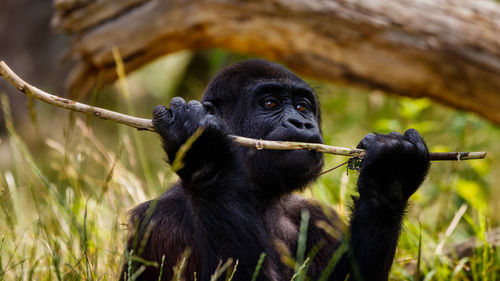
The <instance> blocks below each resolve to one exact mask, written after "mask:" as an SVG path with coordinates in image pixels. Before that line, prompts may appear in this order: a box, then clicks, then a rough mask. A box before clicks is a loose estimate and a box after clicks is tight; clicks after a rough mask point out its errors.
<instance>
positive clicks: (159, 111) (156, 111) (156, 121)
mask: <svg viewBox="0 0 500 281" xmlns="http://www.w3.org/2000/svg"><path fill="white" fill-rule="evenodd" d="M170 118H172V112H171V111H170V110H169V109H168V108H166V107H165V106H163V105H157V106H155V107H154V108H153V126H154V127H155V128H156V129H157V130H158V129H161V126H163V125H164V124H166V123H168V121H169V120H170Z"/></svg>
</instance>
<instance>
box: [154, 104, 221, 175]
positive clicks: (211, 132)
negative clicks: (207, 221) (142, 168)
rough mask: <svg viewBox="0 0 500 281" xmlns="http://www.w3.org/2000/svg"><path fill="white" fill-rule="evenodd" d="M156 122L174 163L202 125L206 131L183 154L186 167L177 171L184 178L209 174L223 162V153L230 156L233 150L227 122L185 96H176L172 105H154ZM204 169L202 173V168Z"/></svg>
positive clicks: (170, 159) (165, 147) (171, 161)
mask: <svg viewBox="0 0 500 281" xmlns="http://www.w3.org/2000/svg"><path fill="white" fill-rule="evenodd" d="M153 126H154V127H155V129H156V131H157V132H158V133H159V134H160V136H161V138H162V140H163V147H164V149H165V152H166V154H167V157H168V160H169V162H170V163H173V162H174V160H175V159H176V157H181V156H182V155H177V152H178V151H179V148H180V147H181V146H182V145H183V144H184V143H186V141H187V140H188V139H189V137H191V136H192V135H193V134H194V133H195V132H196V131H197V130H198V129H199V128H201V129H202V130H203V131H202V133H201V135H200V136H199V137H198V138H197V139H196V140H195V141H194V143H193V144H192V146H191V147H190V148H189V150H188V151H187V153H186V154H185V155H184V156H183V158H182V159H179V160H181V161H182V163H183V165H182V168H181V169H180V170H179V171H177V173H178V174H179V176H180V177H181V178H182V179H183V180H184V181H192V180H193V178H192V176H193V175H194V174H195V173H196V175H197V176H198V177H199V176H203V175H205V176H206V175H207V174H209V173H210V172H212V171H209V170H207V169H217V168H220V167H217V165H214V163H215V164H217V163H218V164H221V163H220V161H221V157H222V158H224V157H227V155H225V152H228V151H230V149H229V148H227V146H228V145H229V139H228V137H227V133H226V130H225V128H224V126H222V125H221V124H220V122H218V120H217V118H216V117H215V116H213V115H211V114H208V113H207V112H206V110H205V108H204V107H203V105H202V104H201V103H200V102H198V101H190V102H189V103H186V102H185V101H184V99H182V98H180V97H175V98H173V99H172V100H171V101H170V109H169V108H166V107H165V106H163V105H158V106H156V107H155V108H154V109H153ZM201 170H203V171H202V172H201V173H200V171H201Z"/></svg>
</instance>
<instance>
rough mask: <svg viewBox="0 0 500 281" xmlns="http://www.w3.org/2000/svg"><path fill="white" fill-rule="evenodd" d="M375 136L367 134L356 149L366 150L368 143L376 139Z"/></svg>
mask: <svg viewBox="0 0 500 281" xmlns="http://www.w3.org/2000/svg"><path fill="white" fill-rule="evenodd" d="M376 137H377V136H376V135H375V134H367V135H366V136H364V137H363V139H362V140H361V141H360V142H359V144H358V146H356V148H360V149H366V148H367V147H368V146H369V143H370V142H373V141H375V139H376Z"/></svg>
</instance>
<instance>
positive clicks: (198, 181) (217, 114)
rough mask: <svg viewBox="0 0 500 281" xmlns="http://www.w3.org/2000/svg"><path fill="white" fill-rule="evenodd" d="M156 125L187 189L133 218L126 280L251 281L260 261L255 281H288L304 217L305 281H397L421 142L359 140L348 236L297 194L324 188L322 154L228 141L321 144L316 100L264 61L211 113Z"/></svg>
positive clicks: (423, 160)
mask: <svg viewBox="0 0 500 281" xmlns="http://www.w3.org/2000/svg"><path fill="white" fill-rule="evenodd" d="M153 125H154V127H155V129H156V131H157V132H158V133H159V135H160V136H161V139H162V141H163V148H164V150H165V152H166V155H167V158H168V161H169V163H171V164H172V163H174V162H176V163H177V164H175V165H173V167H174V168H175V169H176V170H175V171H176V173H177V174H178V176H179V180H178V182H177V183H176V184H174V185H173V186H172V187H170V188H169V189H168V190H167V191H166V192H164V193H163V194H162V195H160V196H159V197H158V198H156V199H154V200H151V201H148V202H145V203H143V204H141V205H139V206H137V207H136V208H135V209H133V210H132V211H131V218H130V224H129V228H130V234H129V239H128V243H127V256H128V259H129V261H128V262H126V263H125V264H124V267H123V271H122V274H121V277H120V278H121V279H122V280H129V279H130V277H131V276H132V275H134V272H135V275H134V277H137V279H136V280H159V278H161V280H171V279H172V277H173V276H175V274H177V275H180V276H178V277H180V279H183V280H202V281H206V280H210V279H211V275H212V274H213V273H214V271H216V269H217V268H218V266H220V263H221V262H223V263H224V262H226V261H227V260H229V259H232V260H233V261H236V260H237V261H238V266H237V268H236V271H235V272H234V275H233V280H245V281H246V280H252V276H253V274H254V272H255V268H256V266H257V264H258V261H259V257H260V256H261V254H262V253H265V254H266V256H265V259H264V261H263V263H261V266H262V267H261V270H260V271H259V272H258V275H257V276H256V280H271V281H281V280H290V279H291V278H292V276H293V274H294V272H295V271H294V268H292V266H293V265H292V266H290V263H289V262H287V260H288V261H289V260H290V257H291V258H294V257H295V253H297V250H298V247H299V246H300V245H301V243H299V242H298V238H299V233H300V229H301V227H300V226H301V221H303V220H302V218H303V217H304V216H303V214H305V212H307V213H308V214H309V218H310V219H309V221H308V224H307V225H306V226H307V232H306V234H307V235H306V236H304V237H306V241H305V243H302V245H305V249H304V252H305V253H306V254H307V255H308V258H309V260H308V263H307V265H306V266H307V267H306V268H307V271H306V272H305V273H306V278H307V279H310V280H318V279H320V278H321V279H322V280H387V279H388V276H389V271H390V268H391V265H392V262H393V258H394V254H395V251H396V245H397V241H398V238H399V234H400V231H401V223H402V220H403V217H404V214H405V209H406V206H407V202H408V198H409V197H410V196H411V195H412V194H413V193H414V192H415V191H416V190H417V188H418V187H419V186H420V184H421V183H422V181H423V180H424V178H425V177H426V174H427V171H428V169H429V153H428V150H427V147H426V145H425V143H424V141H423V140H422V138H421V137H420V135H419V134H418V132H417V131H416V130H413V129H409V130H407V131H406V132H405V134H404V135H401V134H399V133H390V134H387V135H382V134H368V135H366V136H365V137H364V138H363V139H362V140H361V142H360V143H359V145H358V148H362V149H365V150H366V155H365V157H364V159H363V161H362V164H361V166H360V172H359V178H358V182H357V184H358V192H359V196H356V197H354V198H353V206H352V212H351V216H350V219H349V224H348V225H346V224H345V223H344V222H343V221H342V220H341V219H340V218H339V217H338V215H337V214H336V213H335V211H334V210H333V209H331V208H329V207H326V206H323V205H321V204H319V203H317V202H314V201H312V200H310V199H306V198H304V197H301V196H299V195H297V194H294V193H293V192H294V191H299V190H302V189H303V188H305V187H306V186H307V185H308V184H310V183H312V182H313V181H314V180H315V179H316V178H317V177H318V176H319V174H320V172H321V169H322V166H323V155H322V154H321V153H319V152H316V151H307V150H293V151H284V150H256V149H252V148H247V147H243V146H239V145H237V144H236V143H234V142H233V141H232V139H231V138H230V137H229V136H228V135H238V136H244V137H250V138H255V139H265V140H280V141H301V142H312V143H323V137H322V132H321V117H320V108H319V104H318V100H317V98H316V96H315V94H314V92H313V89H312V88H311V87H310V86H308V85H307V84H306V83H305V82H304V81H302V80H301V79H300V78H298V77H297V76H296V75H294V74H293V73H291V72H290V71H288V70H287V69H285V68H284V67H283V66H281V65H279V64H276V63H271V62H267V61H264V60H255V59H254V60H247V61H243V62H240V63H237V64H235V65H233V66H230V67H228V68H225V69H223V70H222V71H220V72H219V73H218V74H217V75H216V76H215V77H214V78H213V79H212V81H211V82H210V84H209V85H208V87H207V89H206V90H205V93H204V95H203V98H202V100H201V102H198V101H190V102H187V103H186V102H185V101H184V100H183V99H182V98H179V97H176V98H173V99H172V100H171V101H170V105H169V107H168V108H167V107H165V106H161V105H160V106H156V107H155V108H154V110H153ZM179 163H180V164H179ZM302 247H304V246H302ZM186 251H189V255H186V254H185V253H186ZM182 257H184V258H182ZM186 257H187V258H186ZM287 257H288V259H287ZM180 268H182V269H183V270H182V272H180ZM226 277H227V276H225V275H224V274H223V275H222V276H220V277H219V278H220V279H223V278H226Z"/></svg>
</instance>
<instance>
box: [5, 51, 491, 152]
mask: <svg viewBox="0 0 500 281" xmlns="http://www.w3.org/2000/svg"><path fill="white" fill-rule="evenodd" d="M0 75H1V76H3V77H4V78H5V79H6V80H7V81H9V82H10V83H11V84H12V85H14V86H15V87H16V88H17V89H18V90H19V91H21V92H23V93H25V94H26V95H28V96H32V97H34V98H37V99H39V100H41V101H43V102H46V103H48V104H51V105H54V106H57V107H62V108H66V109H69V110H73V111H78V112H82V113H87V114H91V115H93V116H96V117H99V118H101V119H109V120H113V121H115V122H118V123H121V124H125V125H128V126H131V127H134V128H137V129H139V130H147V131H153V132H155V131H156V130H155V128H154V127H153V123H152V121H151V119H144V118H137V117H133V116H129V115H126V114H122V113H118V112H114V111H111V110H107V109H103V108H99V107H95V106H90V105H87V104H83V103H79V102H76V101H73V100H70V99H65V98H62V97H59V96H55V95H51V94H49V93H46V92H44V91H42V90H40V89H38V88H36V87H35V86H32V85H30V84H28V83H27V82H25V81H24V80H22V79H21V78H20V77H19V76H17V74H16V73H15V72H14V71H12V69H10V68H9V66H8V65H7V64H6V63H5V62H4V61H0ZM230 137H232V138H233V139H234V141H235V142H236V143H238V144H239V145H243V146H247V147H253V148H256V149H259V150H260V149H278V150H297V149H306V150H315V151H319V152H323V153H330V154H335V155H343V156H351V157H353V156H358V157H362V156H363V155H364V150H363V149H351V148H345V147H338V146H331V145H325V144H319V143H305V142H288V141H268V140H256V139H251V138H245V137H240V136H230ZM485 156H486V152H445V153H430V157H431V160H458V161H460V160H469V159H483V158H484V157H485Z"/></svg>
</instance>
